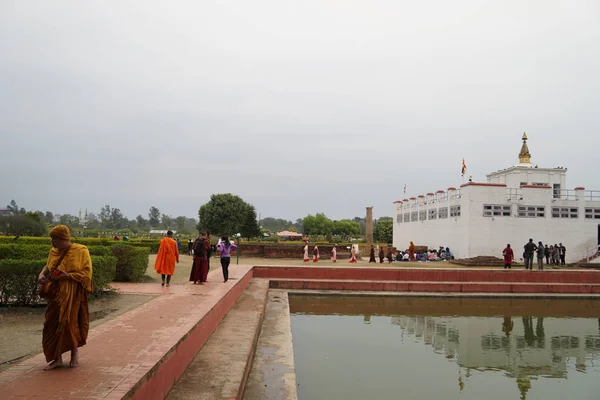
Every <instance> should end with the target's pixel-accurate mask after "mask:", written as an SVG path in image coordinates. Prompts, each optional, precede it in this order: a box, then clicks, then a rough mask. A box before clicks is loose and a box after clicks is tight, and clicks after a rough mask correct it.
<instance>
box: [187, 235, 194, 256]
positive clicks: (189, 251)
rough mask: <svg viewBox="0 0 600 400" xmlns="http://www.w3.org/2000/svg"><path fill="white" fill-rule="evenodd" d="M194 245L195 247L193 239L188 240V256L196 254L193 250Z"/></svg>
mask: <svg viewBox="0 0 600 400" xmlns="http://www.w3.org/2000/svg"><path fill="white" fill-rule="evenodd" d="M193 247H194V242H192V239H190V240H188V256H193V255H194V251H193V250H192V249H193Z"/></svg>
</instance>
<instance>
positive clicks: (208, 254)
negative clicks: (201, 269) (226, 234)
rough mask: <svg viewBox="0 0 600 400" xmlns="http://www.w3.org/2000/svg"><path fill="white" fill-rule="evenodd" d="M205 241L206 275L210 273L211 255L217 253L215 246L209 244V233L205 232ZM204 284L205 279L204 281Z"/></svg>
mask: <svg viewBox="0 0 600 400" xmlns="http://www.w3.org/2000/svg"><path fill="white" fill-rule="evenodd" d="M206 241H207V242H208V250H207V251H206V273H207V274H208V272H209V271H210V258H211V257H212V253H213V252H215V251H217V246H216V245H214V244H210V232H206ZM204 281H205V282H206V279H204Z"/></svg>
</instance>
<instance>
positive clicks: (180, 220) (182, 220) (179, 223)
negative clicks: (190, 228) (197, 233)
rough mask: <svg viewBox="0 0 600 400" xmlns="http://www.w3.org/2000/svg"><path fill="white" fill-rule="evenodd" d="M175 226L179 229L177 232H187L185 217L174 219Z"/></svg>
mask: <svg viewBox="0 0 600 400" xmlns="http://www.w3.org/2000/svg"><path fill="white" fill-rule="evenodd" d="M173 224H174V225H175V227H176V228H177V232H179V233H182V232H184V231H185V217H183V216H179V217H177V218H174V219H173Z"/></svg>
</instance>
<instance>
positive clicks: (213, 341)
mask: <svg viewBox="0 0 600 400" xmlns="http://www.w3.org/2000/svg"><path fill="white" fill-rule="evenodd" d="M268 290H269V283H268V281H267V280H262V279H254V280H252V281H251V282H250V284H249V285H248V288H247V289H246V290H245V291H244V292H243V293H242V294H241V296H240V298H239V299H238V301H237V302H236V303H235V304H234V305H233V307H232V308H231V310H230V311H229V312H228V313H227V315H226V316H225V318H223V321H222V322H221V324H220V325H219V327H218V328H217V330H216V331H215V333H213V334H212V336H211V337H210V339H209V340H208V342H206V344H205V345H204V347H202V350H200V352H199V353H198V354H197V355H196V357H195V358H194V360H193V361H192V363H191V364H190V365H189V367H188V368H187V369H186V371H185V372H184V373H183V375H182V376H181V378H180V379H179V381H177V383H176V384H175V386H174V387H173V389H172V390H171V392H169V395H168V396H167V397H166V398H167V400H192V399H199V400H220V399H241V397H242V394H243V392H244V388H245V386H246V381H247V379H248V375H249V373H250V368H251V366H252V360H253V358H254V351H255V349H256V343H257V341H258V335H259V333H260V329H261V324H262V321H263V316H264V312H265V303H266V300H267V293H268Z"/></svg>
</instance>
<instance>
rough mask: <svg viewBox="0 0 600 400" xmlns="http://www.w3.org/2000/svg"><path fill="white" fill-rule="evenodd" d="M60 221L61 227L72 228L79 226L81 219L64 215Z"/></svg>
mask: <svg viewBox="0 0 600 400" xmlns="http://www.w3.org/2000/svg"><path fill="white" fill-rule="evenodd" d="M58 221H59V223H60V224H61V225H67V226H69V227H71V228H75V227H78V226H79V218H78V217H76V216H75V215H71V214H62V215H61V216H60V218H59V220H58Z"/></svg>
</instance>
